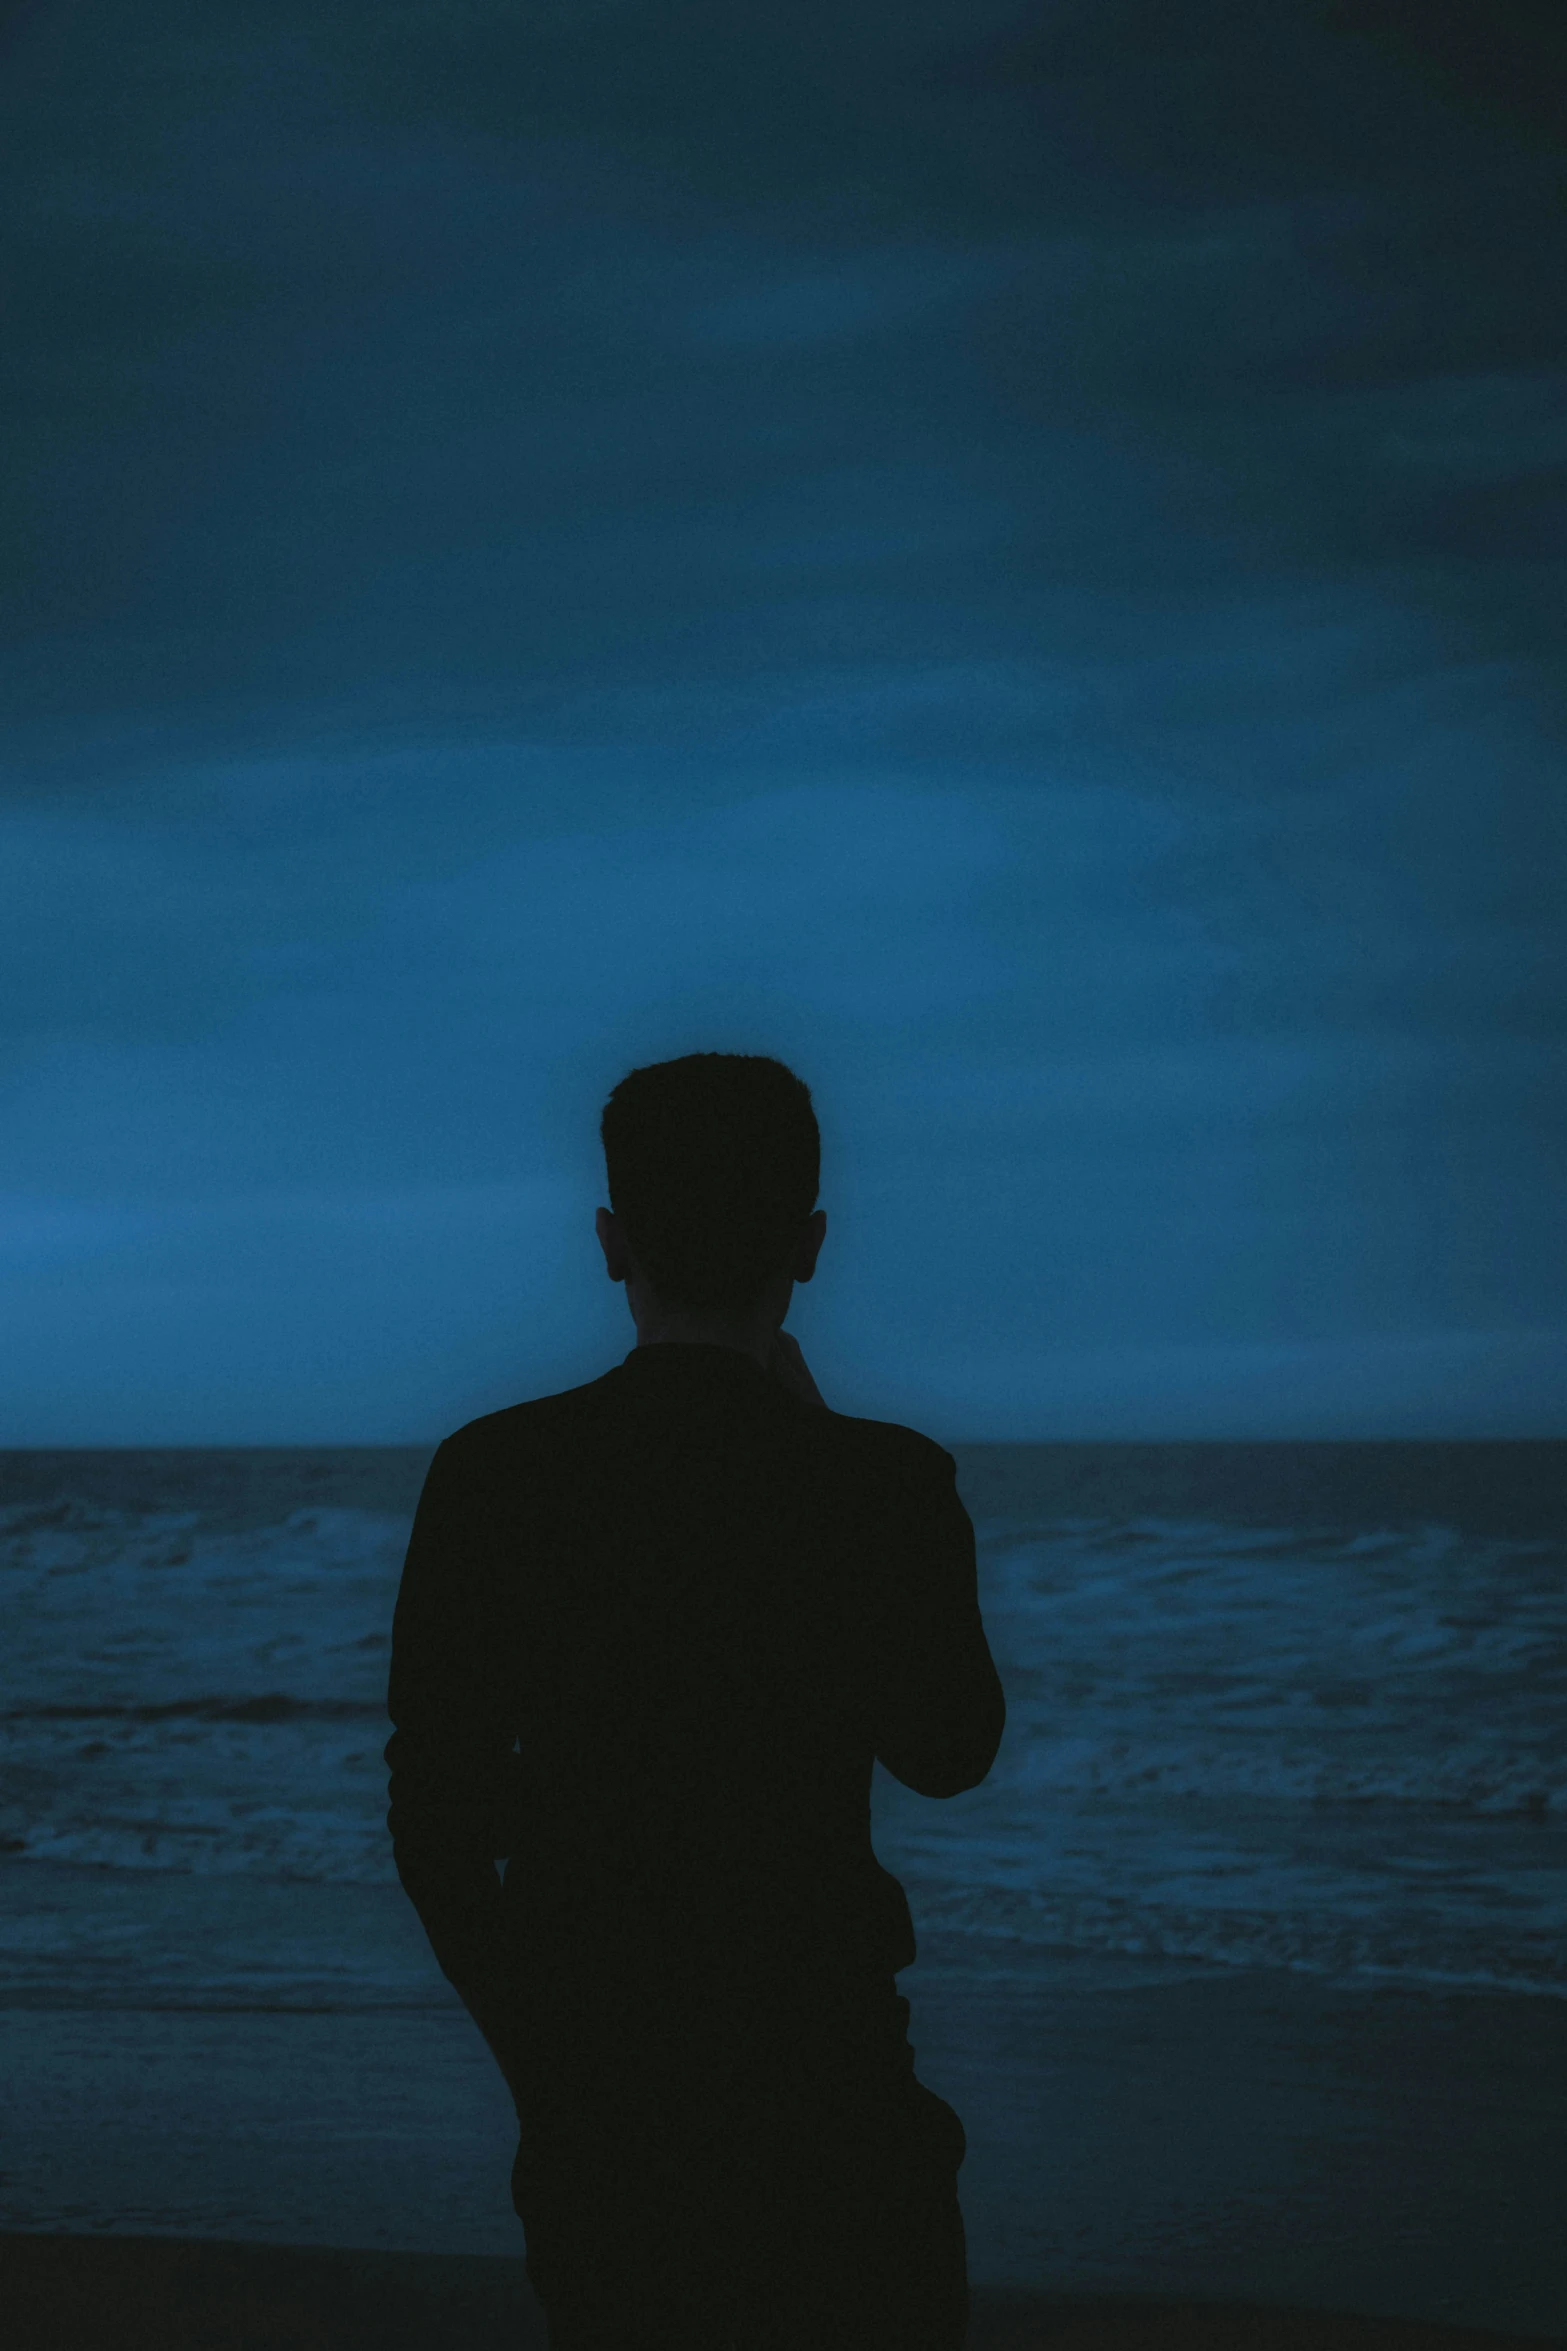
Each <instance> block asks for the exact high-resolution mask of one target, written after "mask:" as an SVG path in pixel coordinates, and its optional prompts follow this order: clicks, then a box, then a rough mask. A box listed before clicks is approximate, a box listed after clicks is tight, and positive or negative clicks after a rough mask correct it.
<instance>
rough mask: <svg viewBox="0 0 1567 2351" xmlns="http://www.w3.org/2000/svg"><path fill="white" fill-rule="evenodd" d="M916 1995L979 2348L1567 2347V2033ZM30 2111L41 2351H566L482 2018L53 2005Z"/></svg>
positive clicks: (1017, 1987)
mask: <svg viewBox="0 0 1567 2351" xmlns="http://www.w3.org/2000/svg"><path fill="white" fill-rule="evenodd" d="M346 1894H347V1890H346V1889H345V1890H344V1896H345V1907H346V1906H347V1905H346ZM347 1924H348V1921H347V1919H346V1918H344V1919H340V1920H337V1921H336V1930H337V1931H339V1932H341V1931H343V1930H344V1929H345V1928H346V1926H347ZM903 1982H904V1984H905V1986H906V1988H907V1990H908V1991H909V1993H910V1995H911V1998H912V2002H913V2015H912V2023H911V2039H912V2041H913V2043H914V2047H915V2052H916V2065H917V2071H918V2074H919V2077H920V2079H921V2080H922V2081H924V2082H926V2083H928V2084H929V2086H930V2087H931V2088H932V2089H933V2090H935V2091H936V2092H937V2093H938V2094H939V2095H940V2096H942V2097H944V2098H946V2099H948V2100H949V2101H950V2103H951V2104H952V2105H953V2106H954V2107H955V2108H956V2109H957V2111H958V2113H959V2114H960V2116H961V2117H962V2119H963V2122H964V2126H965V2129H966V2131H967V2135H968V2154H967V2158H966V2160H965V2162H964V2164H963V2167H962V2169H961V2171H960V2173H959V2175H958V2184H959V2195H960V2198H961V2202H962V2206H963V2213H964V2222H965V2228H966V2231H967V2236H968V2248H969V2277H970V2281H971V2289H972V2293H973V2307H974V2314H975V2316H974V2325H973V2331H972V2334H971V2341H972V2343H973V2344H974V2345H975V2346H989V2345H994V2346H996V2347H997V2351H1000V2347H1001V2346H1015V2347H1016V2351H1022V2347H1023V2346H1024V2345H1028V2346H1033V2345H1036V2344H1038V2345H1052V2346H1060V2347H1061V2351H1067V2347H1073V2351H1088V2347H1089V2346H1090V2345H1094V2346H1104V2347H1105V2351H1121V2347H1124V2351H1133V2346H1139V2347H1140V2346H1143V2345H1148V2346H1153V2345H1155V2344H1161V2345H1174V2346H1181V2345H1188V2344H1189V2345H1192V2346H1194V2347H1195V2346H1199V2345H1211V2346H1214V2347H1215V2351H1227V2347H1230V2346H1233V2347H1234V2351H1243V2347H1247V2351H1249V2347H1250V2346H1257V2347H1258V2351H1272V2347H1277V2351H1310V2347H1313V2346H1322V2347H1323V2351H1326V2347H1327V2346H1330V2345H1333V2346H1345V2347H1350V2346H1356V2347H1359V2351H1373V2347H1379V2351H1414V2346H1415V2345H1417V2344H1426V2345H1429V2346H1431V2351H1438V2347H1439V2346H1440V2345H1442V2344H1447V2345H1449V2346H1451V2351H1459V2347H1460V2346H1461V2345H1462V2344H1465V2343H1468V2344H1471V2345H1474V2346H1476V2347H1477V2351H1478V2346H1479V2345H1481V2344H1483V2343H1495V2344H1501V2343H1506V2342H1512V2343H1515V2344H1517V2343H1522V2342H1532V2343H1535V2344H1542V2343H1551V2344H1556V2345H1559V2346H1563V2347H1564V2351H1567V2230H1564V2227H1563V2222H1562V2215H1563V2213H1564V2212H1567V2002H1563V2001H1558V2000H1533V1999H1517V1998H1509V1997H1500V1996H1486V1995H1481V1994H1453V1995H1446V1994H1442V1993H1439V1992H1430V1993H1418V1992H1413V1991H1410V1990H1408V1989H1407V1988H1396V1989H1395V1988H1393V1987H1383V1988H1380V1989H1360V1990H1356V1989H1343V1988H1337V1987H1334V1986H1332V1985H1330V1984H1327V1983H1325V1982H1322V1981H1319V1980H1316V1979H1313V1978H1310V1977H1305V1976H1301V1975H1298V1974H1290V1973H1285V1972H1268V1971H1253V1970H1228V1969H1211V1968H1208V1969H1190V1968H1184V1967H1182V1966H1179V1965H1176V1964H1174V1963H1168V1964H1166V1963H1156V1962H1152V1961H1137V1960H1131V1959H1127V1960H1122V1961H1113V1960H1111V1959H1109V1958H1107V1957H1103V1956H1101V1957H1089V1956H1086V1955H1084V1956H1076V1957H1074V1956H1072V1955H1067V1954H1063V1955H1060V1956H1059V1957H1057V1958H1054V1959H1049V1960H1047V1959H1045V1958H1040V1959H1039V1960H1038V1962H1037V1964H1036V1965H1035V1966H1034V1967H1033V1969H1032V1971H1031V1973H1030V1974H1029V1975H1028V1977H1027V1978H1024V1979H1019V1978H1018V1977H1016V1976H1014V1975H1012V1974H1010V1973H1008V1972H1007V1971H1005V1970H997V1969H996V1968H995V1967H994V1964H993V1961H992V1960H991V1958H990V1955H989V1954H987V1953H986V1951H985V1950H984V1949H983V1947H982V1946H981V1945H980V1944H979V1943H978V1942H977V1941H975V1940H972V1939H969V1938H965V1937H964V1936H962V1935H958V1934H939V1933H937V1932H935V1931H931V1932H929V1933H927V1934H923V1935H922V1937H921V1960H920V1963H919V1965H918V1966H917V1967H915V1968H912V1969H910V1970H909V1972H908V1974H907V1976H906V1977H905V1978H904V1979H903ZM0 2080H3V2081H4V2082H5V2084H6V2095H5V2098H4V2100H3V2102H0V2230H4V2231H5V2232H7V2233H6V2234H5V2235H4V2237H3V2239H0V2251H3V2257H4V2276H5V2284H4V2288H3V2291H0V2344H3V2346H4V2347H5V2351H27V2347H31V2346H33V2345H40V2346H41V2345H44V2344H57V2345H59V2346H60V2351H77V2347H78V2346H85V2345H89V2344H91V2345H98V2344H102V2345H103V2346H105V2351H110V2347H112V2351H128V2347H130V2346H134V2345H139V2344H141V2343H143V2342H146V2343H149V2344H152V2343H156V2344H159V2345H160V2346H166V2347H167V2351H179V2347H180V2346H183V2345H186V2344H189V2345H191V2346H196V2345H198V2344H199V2345H200V2346H201V2351H229V2347H232V2351H271V2347H272V2346H274V2345H284V2344H287V2345H290V2346H295V2345H299V2346H304V2345H307V2344H308V2345H317V2344H319V2345H327V2344H334V2345H336V2344H343V2345H357V2344H361V2343H363V2344H365V2345H367V2346H368V2345H371V2344H375V2345H376V2346H378V2347H384V2351H399V2347H400V2346H404V2345H407V2346H409V2347H410V2351H411V2347H412V2346H414V2345H424V2344H428V2345H430V2346H431V2347H432V2351H433V2347H434V2346H437V2345H439V2346H441V2351H482V2347H483V2346H486V2345H489V2344H492V2343H494V2344H500V2343H502V2342H504V2343H507V2344H509V2345H511V2346H513V2347H514V2351H515V2347H517V2346H521V2347H523V2351H527V2346H529V2345H535V2344H536V2345H538V2346H539V2347H540V2351H542V2347H543V2345H544V2341H545V2336H544V2330H543V2325H542V2320H541V2316H540V2314H539V2312H538V2309H537V2305H536V2303H535V2301H534V2298H533V2295H532V2290H531V2288H530V2287H529V2286H528V2283H527V2280H526V2276H525V2274H524V2271H523V2267H522V2258H521V2257H522V2254H523V2251H524V2244H523V2239H522V2231H521V2229H520V2226H519V2224H518V2222H517V2219H516V2216H515V2215H514V2213H513V2212H512V2210H511V2204H510V2196H509V2189H508V2182H509V2174H510V2167H511V2160H512V2156H513V2153H514V2152H515V2147H516V2119H515V2115H514V2113H513V2111H512V2107H511V2101H510V2099H509V2097H508V2095H507V2092H506V2089H505V2086H504V2084H503V2083H502V2081H501V2079H500V2076H499V2074H498V2073H497V2072H496V2070H495V2068H494V2066H493V2064H492V2062H491V2060H490V2058H489V2055H488V2052H487V2051H486V2050H485V2048H484V2045H483V2043H482V2042H481V2041H480V2039H479V2036H478V2034H477V2033H476V2032H475V2030H474V2028H473V2027H472V2025H471V2024H470V2022H469V2020H468V2019H467V2017H466V2016H465V2015H464V2014H463V2012H462V2010H461V2008H460V2006H458V2005H457V2003H456V1998H455V1995H452V2005H451V2008H450V2009H448V2010H442V2009H438V2008H430V2007H424V2008H418V2009H414V2008H410V2009H408V2010H405V2011H403V2012H400V2013H399V2012H395V2011H383V2012H379V2013H376V2012H367V2011H357V2012H356V2011H352V2010H346V2009H338V2010H335V2011H333V2010H329V2009H326V2008H325V2007H323V2008H320V2009H317V2010H315V2011H314V2012H309V2011H294V2012H282V2011H277V2010H271V2011H258V2010H250V2011H249V2012H246V2011H244V2010H242V2009H235V2008H229V2009H222V2010H219V2009H210V2010H207V2011H205V2012H202V2011H195V2010H191V2009H186V2008H166V2009H162V2010H159V2009H157V2008H153V2007H151V2006H148V2007H143V2008H136V2009H131V2008H125V2009H119V2008H110V2007H86V2006H76V2007H59V2006H48V2005H45V2004H43V2003H42V2002H41V2001H35V2002H29V2003H27V2004H22V2003H20V2002H19V2003H18V2004H17V2005H15V2006H11V2007H8V2008H4V2009H0ZM1324 2314H1327V2315H1324ZM1466 2330H1467V2331H1466Z"/></svg>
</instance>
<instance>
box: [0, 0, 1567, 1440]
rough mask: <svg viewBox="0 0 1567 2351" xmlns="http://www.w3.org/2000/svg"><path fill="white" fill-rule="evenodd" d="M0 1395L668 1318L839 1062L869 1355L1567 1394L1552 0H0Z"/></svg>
mask: <svg viewBox="0 0 1567 2351" xmlns="http://www.w3.org/2000/svg"><path fill="white" fill-rule="evenodd" d="M0 68H3V71H0V87H3V99H0V116H3V119H0V158H3V163H0V172H3V187H4V203H3V206H0V229H3V243H4V281H5V290H4V298H3V315H4V320H5V326H4V334H3V338H0V385H3V401H4V417H3V421H0V452H3V455H0V480H3V511H4V523H3V531H0V550H3V564H4V604H5V622H4V643H3V662H0V679H3V688H0V870H3V921H0V1070H3V1087H4V1095H3V1101H4V1115H3V1119H0V1235H3V1243H4V1260H3V1279H4V1291H5V1297H4V1306H3V1319H4V1331H5V1336H4V1342H3V1346H0V1443H5V1444H11V1445H91V1444H106V1445H113V1444H122V1445H124V1444H204V1443H233V1444H244V1443H262V1444H264V1443H329V1442H344V1443H350V1442H426V1441H428V1442H431V1443H433V1442H434V1440H435V1439H436V1438H437V1437H439V1436H441V1435H442V1434H444V1433H445V1432H446V1431H447V1430H449V1429H451V1428H453V1427H455V1426H457V1425H458V1424H459V1423H460V1422H462V1421H463V1420H466V1419H468V1418H471V1417H473V1416H474V1415H475V1414H477V1413H480V1412H485V1411H490V1410H493V1409H495V1408H497V1407H499V1406H501V1405H504V1404H508V1403H511V1402H514V1401H517V1400H519V1399H521V1398H523V1397H526V1396H530V1395H538V1394H542V1393H545V1392H548V1391H550V1390H552V1389H557V1388H561V1387H566V1386H570V1385H572V1384H574V1383H575V1382H577V1381H579V1380H583V1379H588V1378H592V1377H594V1376H596V1374H597V1373H598V1372H600V1371H602V1370H604V1369H606V1368H607V1367H608V1366H609V1365H610V1364H611V1363H613V1362H615V1361H616V1360H618V1358H619V1357H620V1356H621V1355H622V1354H624V1352H625V1351H626V1349H627V1348H628V1347H629V1346H630V1345H631V1344H632V1342H633V1339H634V1332H633V1330H632V1327H631V1324H630V1321H629V1318H628V1316H627V1313H626V1306H625V1294H624V1292H623V1290H621V1289H618V1288H616V1287H614V1286H613V1285H612V1284H611V1283H610V1282H609V1281H608V1280H607V1278H606V1276H605V1273H604V1268H603V1261H602V1258H601V1256H600V1254H599V1250H598V1246H597V1243H596V1241H595V1239H594V1235H593V1212H594V1209H595V1207H596V1206H597V1205H598V1204H599V1203H600V1202H601V1201H602V1200H604V1199H605V1197H606V1194H605V1188H604V1181H603V1168H602V1160H601V1158H600V1155H599V1150H598V1141H597V1122H598V1114H599V1110H600V1107H601V1104H602V1101H603V1098H604V1096H605V1094H606V1093H607V1092H608V1090H609V1088H610V1086H611V1085H612V1084H613V1083H614V1082H615V1080H616V1079H617V1078H618V1077H620V1076H621V1075H622V1074H623V1072H624V1071H625V1070H626V1069H628V1068H630V1067H631V1066H633V1065H634V1064H635V1063H638V1062H642V1061H647V1060H653V1059H660V1058H664V1057H666V1056H669V1055H672V1054H677V1053H684V1052H690V1051H694V1050H698V1049H704V1048H712V1049H720V1050H727V1051H748V1052H770V1053H776V1054H778V1055H780V1056H781V1057H782V1058H784V1059H785V1060H787V1061H788V1062H789V1063H790V1064H791V1065H792V1066H793V1067H795V1068H797V1069H798V1070H799V1072H800V1074H801V1075H802V1076H803V1077H804V1078H805V1079H806V1080H807V1082H808V1083H809V1084H810V1086H811V1087H812V1089H813V1092H814V1095H815V1099H816V1104H817V1110H818V1115H819V1117H820V1119H821V1124H822V1132H823V1181H822V1193H821V1202H822V1205H823V1206H824V1207H825V1208H826V1210H827V1213H828V1236H827V1242H826V1245H825V1248H824V1249H823V1252H822V1259H821V1266H820V1270H819V1272H818V1275H817V1278H816V1281H815V1282H814V1284H813V1285H812V1286H811V1287H810V1288H809V1289H802V1290H800V1291H798V1292H797V1293H796V1300H795V1305H794V1308H793V1311H792V1313H791V1317H790V1325H789V1327H790V1328H791V1329H793V1330H794V1331H795V1332H796V1333H797V1335H798V1336H799V1338H800V1340H801V1344H802V1346H803V1347H804V1349H805V1352H806V1355H807V1358H808V1360H809V1362H810V1364H811V1366H812V1368H813V1370H814V1372H815V1374H816V1377H817V1379H818V1381H819V1383H820V1385H821V1387H822V1389H823V1390H824V1392H825V1394H826V1395H827V1398H828V1401H829V1402H830V1403H833V1404H835V1405H837V1406H838V1407H839V1408H840V1409H842V1410H845V1411H855V1412H862V1413H870V1414H872V1415H874V1416H876V1417H879V1418H885V1419H901V1420H908V1421H911V1422H913V1423H914V1424H915V1425H917V1426H921V1427H924V1428H926V1429H927V1430H928V1431H929V1432H930V1433H931V1434H933V1435H935V1436H937V1437H938V1438H941V1439H943V1440H945V1441H956V1440H960V1439H963V1438H979V1437H1001V1438H1026V1437H1290V1436H1301V1437H1314V1436H1350V1437H1353V1436H1366V1437H1374V1436H1437V1437H1440V1436H1477V1437H1478V1436H1546V1435H1561V1434H1564V1433H1567V1250H1564V1248H1563V1245H1562V1231H1561V1227H1562V1203H1563V1199H1564V1197H1567V1148H1564V1143H1567V1115H1564V1105H1567V1053H1564V1021H1563V1012H1564V1007H1567V952H1564V939H1567V922H1564V916H1567V796H1564V789H1563V786H1564V773H1563V770H1564V761H1563V742H1564V728H1567V693H1564V685H1567V661H1564V644H1567V627H1564V615H1567V99H1564V93H1567V10H1564V9H1562V8H1561V7H1560V6H1559V5H1542V6H1539V7H1523V6H1520V5H1516V4H1504V0H1486V5H1485V6H1484V7H1483V8H1482V7H1478V6H1474V5H1471V4H1470V0H1418V4H1416V0H1409V4H1408V5H1392V4H1390V0H1381V4H1379V5H1374V6H1353V5H1346V6H1339V7H1333V6H1329V5H1326V4H1323V5H1319V6H1312V5H1305V4H1302V0H1234V4H1233V5H1215V4H1212V0H1201V4H1199V5H1195V6H1190V7H1185V8H1180V9H1177V8H1173V7H1171V6H1169V5H1168V4H1167V0H1142V4H1141V5H1118V4H1116V0H1078V4H1076V5H1040V4H1037V0H1036V4H1035V5H1033V6H1028V7H1020V6H1012V5H1008V6H1001V5H991V4H990V0H788V5H787V6H785V5H782V4H779V5H769V6H765V7H764V6H762V5H760V4H759V0H703V4H695V0H657V4H654V0H516V4H510V5H508V4H505V0H424V4H420V0H409V4H399V0H327V4H323V0H254V5H246V4H243V0H190V4H189V5H185V6H178V5H169V4H168V0H136V5H134V6H131V5H129V4H121V5H118V6H115V5H107V4H105V0H97V4H92V0H88V4H83V5H68V4H62V0H55V4H52V5H44V4H39V5H35V6H32V7H24V8H21V9H14V8H13V9H12V10H10V11H9V13H8V14H7V15H6V17H5V18H4V31H3V34H0Z"/></svg>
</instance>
